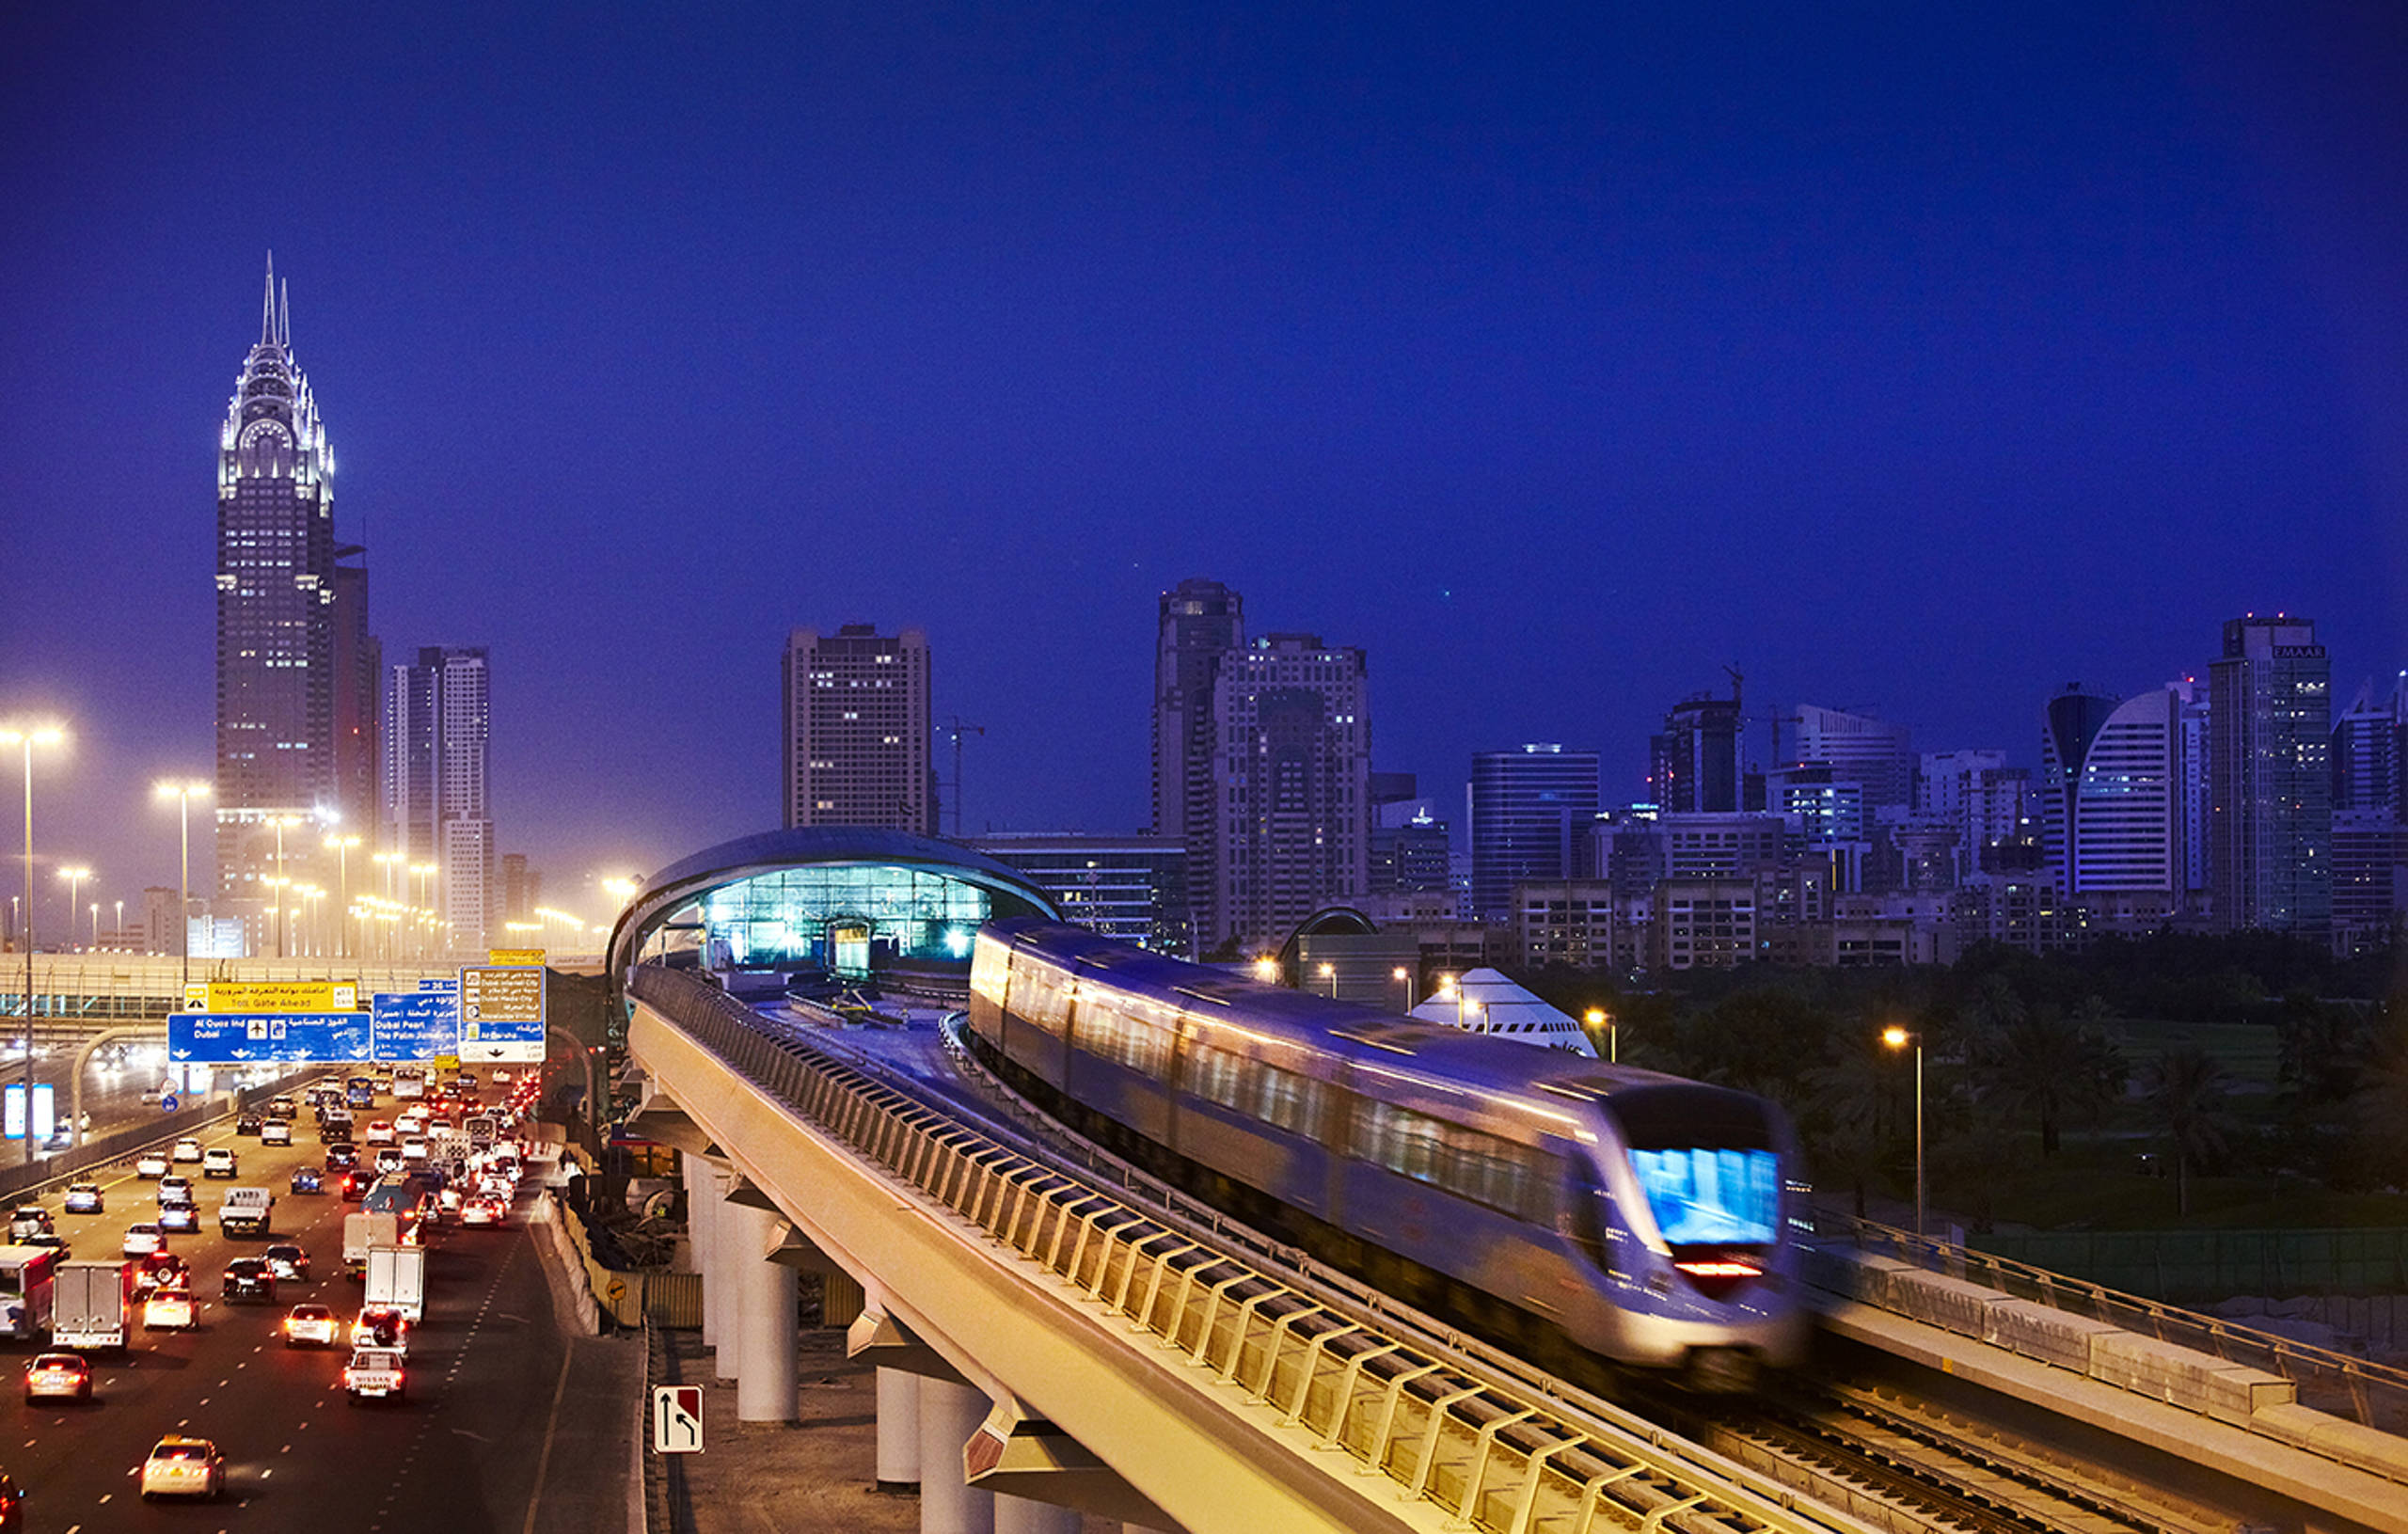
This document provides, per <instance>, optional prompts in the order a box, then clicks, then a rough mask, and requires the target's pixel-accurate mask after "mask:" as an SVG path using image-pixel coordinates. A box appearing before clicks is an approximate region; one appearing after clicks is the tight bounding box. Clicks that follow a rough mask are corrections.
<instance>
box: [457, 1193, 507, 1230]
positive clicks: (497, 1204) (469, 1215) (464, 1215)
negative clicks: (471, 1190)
mask: <svg viewBox="0 0 2408 1534" xmlns="http://www.w3.org/2000/svg"><path fill="white" fill-rule="evenodd" d="M503 1214H504V1210H503V1205H502V1202H501V1200H500V1199H499V1198H491V1197H485V1198H471V1199H469V1200H468V1201H467V1203H465V1204H463V1205H461V1206H460V1224H461V1226H462V1227H463V1228H466V1227H467V1226H481V1227H483V1228H484V1229H487V1230H491V1229H494V1228H496V1227H498V1226H500V1225H501V1223H502V1219H503Z"/></svg>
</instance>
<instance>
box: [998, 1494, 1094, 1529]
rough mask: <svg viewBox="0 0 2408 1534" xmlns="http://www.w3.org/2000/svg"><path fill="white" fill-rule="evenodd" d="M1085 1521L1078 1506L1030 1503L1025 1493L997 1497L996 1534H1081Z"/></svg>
mask: <svg viewBox="0 0 2408 1534" xmlns="http://www.w3.org/2000/svg"><path fill="white" fill-rule="evenodd" d="M1084 1523H1085V1520H1084V1519H1082V1518H1081V1517H1080V1515H1079V1511H1078V1510H1077V1509H1076V1508H1057V1507H1055V1506H1054V1504H1053V1503H1051V1502H1031V1501H1030V1500H1029V1499H1028V1498H1026V1497H1024V1496H1006V1495H1003V1494H997V1495H996V1497H995V1534H1079V1529H1080V1527H1081V1526H1082V1525H1083V1524H1084Z"/></svg>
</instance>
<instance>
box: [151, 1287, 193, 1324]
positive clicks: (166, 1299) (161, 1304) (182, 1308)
mask: <svg viewBox="0 0 2408 1534" xmlns="http://www.w3.org/2000/svg"><path fill="white" fill-rule="evenodd" d="M192 1322H193V1303H192V1290H190V1289H152V1290H151V1291H150V1296H149V1297H148V1298H146V1299H145V1300H144V1301H143V1302H142V1324H143V1327H144V1328H145V1329H146V1330H149V1331H152V1332H188V1331H190V1330H192Z"/></svg>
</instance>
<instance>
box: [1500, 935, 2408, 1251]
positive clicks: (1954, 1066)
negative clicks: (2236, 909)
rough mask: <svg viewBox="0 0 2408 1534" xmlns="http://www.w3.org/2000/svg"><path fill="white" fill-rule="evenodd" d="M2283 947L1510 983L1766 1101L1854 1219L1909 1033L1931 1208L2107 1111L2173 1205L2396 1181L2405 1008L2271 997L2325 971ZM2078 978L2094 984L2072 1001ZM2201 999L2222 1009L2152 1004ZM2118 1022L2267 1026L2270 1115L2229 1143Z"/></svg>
mask: <svg viewBox="0 0 2408 1534" xmlns="http://www.w3.org/2000/svg"><path fill="white" fill-rule="evenodd" d="M2303 946H2304V945H2299V944H2295V943H2291V942H2289V941H2284V940H2260V939H2257V938H2254V937H2253V938H2248V939H2243V940H2238V941H2235V942H2229V943H2228V942H2224V941H2219V942H2218V943H2216V944H2214V945H2213V946H2208V945H2205V944H2203V943H2202V942H2201V941H2199V940H2189V939H2178V938H2164V939H2151V940H2147V941H2144V942H2131V943H2122V944H2102V945H2100V950H2094V951H2092V953H2091V954H2088V955H2084V956H2080V957H2077V958H2071V959H2052V960H2036V959H2033V958H2032V957H2031V956H2029V955H2023V954H2020V953H2014V952H2011V951H1994V952H1988V953H1982V954H1977V955H1975V956H1973V957H1971V958H1969V959H1968V960H1967V961H1966V962H1964V963H1961V964H1959V965H1957V966H1955V967H1954V968H1952V969H1949V970H1931V971H1887V972H1874V971H1846V972H1842V971H1829V970H1815V971H1796V972H1781V971H1770V970H1761V969H1760V970H1743V971H1738V972H1722V973H1713V974H1691V975H1687V976H1681V977H1667V979H1666V984H1665V985H1664V986H1663V987H1661V988H1654V989H1637V988H1625V989H1622V990H1619V991H1617V992H1615V993H1613V994H1611V995H1602V994H1601V993H1600V992H1601V987H1600V985H1599V983H1598V981H1597V980H1596V979H1595V977H1592V976H1574V975H1571V974H1566V973H1549V974H1542V975H1540V976H1538V977H1536V978H1535V979H1533V980H1532V981H1531V982H1530V983H1531V986H1532V988H1533V989H1535V990H1538V991H1540V993H1541V994H1543V995H1545V996H1547V997H1548V999H1550V1000H1552V1001H1554V1002H1556V1003H1557V1004H1559V1005H1561V1006H1563V1007H1564V1008H1565V1009H1566V1010H1569V1011H1573V1012H1575V1013H1576V1014H1577V1012H1578V1011H1580V1010H1581V1009H1583V1008H1585V1007H1586V1006H1589V1005H1600V1004H1602V1005H1605V1006H1607V1007H1608V1008H1609V1009H1610V1010H1612V1012H1613V1013H1614V1015H1615V1018H1616V1020H1617V1023H1618V1024H1619V1031H1620V1039H1621V1047H1622V1052H1623V1058H1624V1059H1625V1060H1628V1061H1633V1062H1635V1063H1639V1064H1644V1065H1648V1066H1653V1067H1657V1068H1661V1069H1665V1070H1669V1071H1672V1072H1675V1073H1677V1074H1680V1075H1684V1076H1690V1077H1694V1078H1697V1079H1700V1080H1706V1081H1715V1082H1721V1083H1726V1084H1730V1085H1734V1086H1738V1087H1742V1088H1745V1089H1747V1090H1751V1091H1755V1092H1761V1093H1763V1094H1765V1095H1766V1096H1770V1097H1773V1098H1776V1099H1780V1100H1781V1101H1782V1103H1783V1104H1785V1105H1786V1106H1787V1107H1788V1108H1789V1109H1790V1111H1791V1113H1792V1114H1793V1115H1794V1116H1795V1117H1796V1118H1797V1120H1798V1125H1799V1128H1800V1131H1801V1132H1802V1133H1803V1134H1804V1136H1805V1137H1806V1140H1807V1144H1808V1148H1809V1151H1810V1153H1811V1154H1812V1156H1813V1158H1814V1168H1815V1176H1816V1178H1817V1179H1818V1181H1820V1182H1821V1183H1822V1184H1823V1185H1824V1186H1826V1187H1830V1188H1834V1189H1837V1188H1847V1189H1850V1190H1853V1191H1854V1193H1855V1195H1856V1197H1857V1200H1858V1203H1859V1208H1860V1210H1861V1207H1862V1200H1863V1197H1864V1194H1865V1191H1866V1190H1867V1188H1868V1187H1869V1186H1870V1185H1872V1184H1873V1183H1875V1182H1877V1181H1889V1182H1891V1183H1892V1184H1893V1185H1896V1183H1897V1182H1898V1181H1900V1180H1901V1178H1900V1176H1899V1174H1900V1171H1901V1164H1902V1162H1903V1163H1904V1165H1905V1166H1908V1167H1910V1166H1911V1161H1912V1154H1913V1152H1912V1133H1913V1108H1914V1105H1913V1101H1912V1083H1911V1072H1910V1070H1909V1068H1908V1067H1907V1064H1906V1062H1905V1060H1904V1059H1903V1058H1902V1057H1901V1055H1900V1054H1899V1053H1898V1052H1894V1051H1892V1050H1889V1049H1886V1048H1884V1047H1883V1046H1882V1044H1881V1043H1880V1034H1881V1030H1882V1029H1883V1028H1884V1027H1885V1026H1888V1025H1893V1024H1894V1025H1900V1026H1904V1027H1906V1028H1909V1029H1911V1030H1914V1031H1916V1032H1918V1033H1919V1034H1920V1035H1921V1036H1922V1039H1923V1042H1924V1046H1925V1062H1926V1067H1927V1070H1926V1076H1927V1080H1926V1090H1925V1113H1926V1124H1925V1140H1926V1156H1927V1162H1928V1166H1929V1170H1930V1174H1931V1178H1932V1183H1933V1188H1934V1196H1935V1197H1936V1198H1938V1199H1941V1200H1943V1201H1947V1202H1951V1203H1954V1204H1955V1205H1956V1206H1957V1207H1958V1208H1961V1209H1962V1210H1965V1212H1966V1213H1967V1214H1969V1215H1970V1216H1971V1217H1972V1219H1973V1220H1974V1221H1975V1222H1976V1223H1977V1224H1984V1223H1987V1222H1988V1219H1989V1218H1990V1217H1991V1214H1992V1211H1993V1202H1994V1196H1995V1193H1996V1191H1997V1189H1998V1188H1999V1186H2000V1185H2001V1183H2002V1181H2003V1178H2004V1176H2005V1175H2006V1174H2008V1173H2009V1172H2010V1171H2012V1170H2013V1169H2015V1168H2016V1167H2018V1166H2019V1165H2028V1164H2033V1163H2034V1156H2035V1152H2036V1157H2037V1164H2042V1165H2045V1164H2047V1163H2048V1162H2050V1161H2051V1160H2052V1159H2053V1158H2055V1157H2057V1156H2058V1155H2059V1154H2060V1153H2061V1151H2062V1149H2063V1147H2064V1145H2065V1141H2066V1136H2067V1132H2068V1131H2072V1130H2076V1129H2085V1130H2086V1129H2091V1128H2095V1127H2097V1126H2099V1125H2100V1124H2102V1123H2103V1122H2104V1121H2106V1120H2107V1119H2108V1117H2109V1115H2110V1114H2111V1112H2112V1113H2113V1114H2114V1115H2115V1122H2116V1123H2117V1125H2118V1126H2119V1127H2121V1128H2123V1129H2125V1130H2128V1131H2137V1132H2139V1133H2140V1134H2142V1135H2144V1136H2146V1137H2147V1138H2146V1140H2145V1142H2144V1143H2145V1144H2146V1145H2147V1147H2149V1148H2151V1149H2153V1150H2154V1151H2155V1152H2157V1153H2158V1154H2160V1155H2162V1157H2163V1160H2164V1164H2165V1166H2166V1168H2167V1169H2168V1170H2169V1171H2170V1172H2171V1174H2172V1178H2173V1181H2174V1185H2175V1186H2174V1193H2175V1201H2176V1205H2177V1208H2178V1210H2179V1211H2180V1212H2182V1213H2188V1212H2189V1209H2190V1203H2191V1192H2192V1189H2191V1183H2192V1179H2193V1178H2194V1176H2197V1175H2200V1174H2203V1173H2216V1172H2221V1171H2226V1170H2231V1169H2236V1168H2237V1167H2239V1166H2242V1165H2243V1164H2246V1165H2247V1166H2249V1167H2250V1168H2252V1169H2257V1170H2264V1171H2279V1172H2289V1173H2294V1174H2298V1175H2302V1176H2307V1177H2312V1178H2317V1179H2318V1180H2321V1181H2322V1182H2325V1183H2326V1184H2328V1185H2331V1186H2334V1187H2337V1188H2342V1189H2358V1188H2367V1187H2380V1186H2408V1037H2403V1036H2404V1035H2408V1002H2403V1001H2400V1000H2393V999H2388V998H2386V999H2382V1000H2374V999H2355V998H2350V997H2347V996H2341V997H2320V996H2318V995H2317V994H2315V993H2313V992H2311V991H2308V990H2306V989H2304V988H2299V987H2293V988H2291V989H2290V990H2289V993H2288V994H2282V993H2279V992H2273V991H2272V990H2271V989H2270V982H2273V981H2276V980H2285V979H2293V978H2297V977H2299V976H2300V975H2303V974H2307V975H2313V976H2315V977H2318V978H2321V979H2324V980H2333V979H2336V978H2337V977H2342V976H2343V973H2344V972H2343V971H2342V970H2340V969H2339V968H2337V967H2336V966H2334V965H2333V964H2332V962H2331V961H2330V960H2329V959H2324V958H2321V957H2317V956H2316V955H2315V953H2314V950H2312V949H2310V950H2307V951H2306V952H2305V954H2304V953H2303V952H2302V951H2301V950H2302V948H2303ZM2101 950H2103V951H2101ZM2169 972H2171V973H2169ZM2183 972H2188V977H2187V978H2186V975H2185V973H2183ZM2225 972H2229V973H2225ZM2085 977H2087V978H2092V979H2097V980H2099V981H2100V982H2101V987H2102V988H2097V989H2083V988H2081V986H2080V984H2079V982H2080V981H2081V980H2082V979H2083V978H2085ZM2202 977H2204V981H2205V982H2206V983H2205V984H2204V986H2202V985H2201V984H2200V982H2202ZM2186 988H2188V990H2186ZM2205 990H2212V991H2213V992H2215V993H2216V994H2218V995H2220V996H2222V997H2223V998H2225V1003H2226V1004H2228V1005H2226V1006H2225V1007H2224V1010H2225V1011H2226V1013H2227V1014H2229V1012H2230V1011H2231V1010H2232V1009H2238V1011H2239V1013H2240V1014H2241V1015H2239V1016H2230V1015H2226V1016H2222V1017H2219V1018H2204V1017H2201V1016H2199V1015H2197V1014H2196V1013H2193V1012H2184V1011H2170V1012H2169V1011H2163V1010H2159V1008H2160V1007H2162V1006H2166V1005H2169V1004H2181V1003H2180V998H2182V997H2183V996H2184V995H2186V994H2189V993H2191V992H2194V991H2196V992H2200V993H2204V991H2205ZM2111 991H2112V993H2113V994H2112V995H2111ZM2117 998H2120V1000H2118V999H2117ZM2127 1019H2163V1020H2173V1021H2178V1022H2199V1021H2208V1020H2231V1021H2245V1022H2249V1023H2253V1024H2257V1025H2261V1026H2264V1027H2267V1028H2269V1029H2270V1030H2272V1031H2273V1034H2274V1035H2275V1036H2276V1037H2277V1038H2278V1039H2279V1047H2280V1053H2281V1060H2282V1067H2281V1091H2280V1094H2279V1095H2278V1097H2277V1099H2275V1100H2274V1101H2273V1103H2272V1104H2271V1108H2272V1110H2273V1112H2272V1116H2271V1121H2270V1122H2269V1123H2268V1124H2267V1125H2266V1127H2265V1128H2264V1129H2263V1131H2259V1132H2251V1131H2245V1130H2244V1129H2243V1127H2242V1122H2241V1120H2240V1119H2239V1118H2238V1116H2237V1115H2236V1114H2235V1112H2234V1103H2233V1100H2232V1096H2233V1094H2232V1086H2233V1083H2232V1081H2231V1079H2230V1077H2229V1076H2228V1074H2227V1072H2226V1069H2225V1067H2224V1066H2223V1064H2222V1063H2221V1062H2220V1061H2219V1060H2218V1059H2217V1058H2216V1056H2215V1055H2214V1054H2213V1053H2212V1052H2210V1051H2208V1050H2206V1049H2204V1048H2202V1047H2200V1046H2199V1045H2197V1044H2195V1043H2188V1044H2177V1045H2175V1046H2173V1047H2171V1048H2169V1049H2166V1050H2165V1051H2163V1052H2162V1053H2161V1054H2159V1055H2157V1056H2156V1057H2154V1058H2149V1059H2146V1060H2139V1061H2136V1060H2135V1059H2134V1058H2132V1056H2131V1055H2130V1054H2129V1053H2128V1052H2126V1050H2125V1048H2124V1047H2123V1046H2122V1045H2121V1044H2120V1043H2119V1041H2118V1040H2119V1036H2121V1035H2123V1034H2124V1033H2125V1032H2126V1030H2125V1029H2124V1027H2123V1025H2122V1020H2127Z"/></svg>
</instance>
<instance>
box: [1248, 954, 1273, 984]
mask: <svg viewBox="0 0 2408 1534" xmlns="http://www.w3.org/2000/svg"><path fill="white" fill-rule="evenodd" d="M1254 977H1255V978H1256V979H1257V980H1259V981H1261V982H1262V983H1263V984H1264V985H1266V986H1275V985H1277V984H1278V983H1279V961H1278V960H1277V959H1275V958H1274V957H1271V956H1270V955H1269V954H1265V955H1263V956H1262V957H1260V958H1258V959H1256V960H1255V961H1254Z"/></svg>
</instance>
